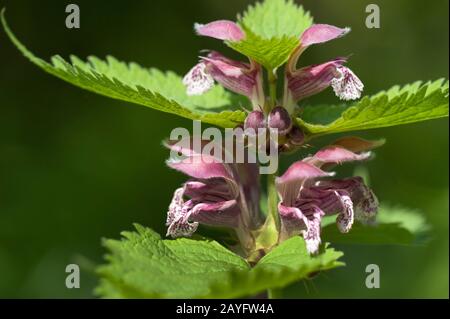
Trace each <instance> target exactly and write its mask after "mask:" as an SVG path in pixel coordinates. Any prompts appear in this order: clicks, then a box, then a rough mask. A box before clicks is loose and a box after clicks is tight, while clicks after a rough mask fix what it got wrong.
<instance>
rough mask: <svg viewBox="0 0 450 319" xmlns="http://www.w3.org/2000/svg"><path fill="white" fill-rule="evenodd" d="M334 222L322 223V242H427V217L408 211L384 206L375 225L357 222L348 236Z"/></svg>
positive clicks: (373, 243)
mask: <svg viewBox="0 0 450 319" xmlns="http://www.w3.org/2000/svg"><path fill="white" fill-rule="evenodd" d="M334 219H335V218H334V217H333V218H327V220H326V221H324V223H322V226H323V229H322V239H323V240H325V241H327V242H331V243H333V244H358V245H361V244H371V245H419V244H424V243H425V242H426V241H427V239H428V230H429V226H428V224H427V223H426V221H425V218H424V217H423V216H422V215H421V214H419V213H417V212H415V211H411V210H409V209H406V208H401V207H390V206H386V205H383V206H381V207H380V210H379V212H378V215H377V219H376V222H375V223H374V224H369V225H363V224H361V223H358V222H356V223H355V224H354V225H353V227H352V229H351V230H350V232H349V233H348V234H342V233H340V232H339V231H338V228H337V227H336V224H335V222H334Z"/></svg>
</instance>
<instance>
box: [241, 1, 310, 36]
mask: <svg viewBox="0 0 450 319" xmlns="http://www.w3.org/2000/svg"><path fill="white" fill-rule="evenodd" d="M239 23H241V24H242V25H245V26H246V27H247V28H249V29H250V30H252V32H253V33H254V34H256V35H258V36H260V37H262V38H264V39H271V38H281V37H284V36H287V37H295V38H297V39H298V38H299V37H300V35H301V34H302V33H303V31H305V30H306V29H307V28H308V27H310V26H311V25H312V24H313V18H312V17H311V15H310V14H309V12H307V11H305V10H304V9H303V7H302V6H300V5H297V4H296V3H295V2H294V1H292V0H265V1H263V2H258V3H256V4H255V5H251V6H249V7H248V9H247V11H246V12H244V14H243V15H242V17H240V18H239Z"/></svg>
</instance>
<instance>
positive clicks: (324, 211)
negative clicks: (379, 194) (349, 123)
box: [276, 137, 382, 253]
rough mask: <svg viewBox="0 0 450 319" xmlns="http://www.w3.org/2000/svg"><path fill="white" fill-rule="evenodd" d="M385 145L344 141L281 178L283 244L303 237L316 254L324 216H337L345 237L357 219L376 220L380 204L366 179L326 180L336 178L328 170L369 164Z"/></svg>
mask: <svg viewBox="0 0 450 319" xmlns="http://www.w3.org/2000/svg"><path fill="white" fill-rule="evenodd" d="M381 144H382V142H379V141H377V142H370V141H365V140H362V139H359V138H356V137H348V138H343V139H340V140H338V141H335V142H334V143H333V144H332V145H329V146H327V147H325V148H323V149H321V150H319V151H318V152H317V153H316V154H315V155H314V156H311V157H307V158H305V159H303V160H301V161H298V162H295V163H294V164H292V165H291V166H290V167H289V168H288V170H287V171H286V172H285V173H284V174H283V175H282V176H281V177H278V178H277V179H276V186H277V189H278V192H279V195H280V197H281V201H280V203H279V205H278V210H279V214H280V220H281V230H280V240H281V241H282V240H285V239H287V238H289V237H291V236H294V235H298V234H302V235H303V237H304V239H305V241H306V245H307V249H308V251H309V252H310V253H316V252H317V251H318V249H319V245H320V243H321V238H320V223H321V219H322V217H323V216H325V215H334V214H337V219H336V222H337V226H338V228H339V230H340V231H341V232H343V233H346V232H348V231H349V230H350V229H351V227H352V224H353V221H354V219H355V217H356V218H357V219H360V220H367V219H371V218H373V217H374V216H375V214H376V212H377V208H378V200H377V198H376V196H375V195H374V194H373V192H372V191H371V190H370V189H369V188H368V187H367V186H366V185H365V184H364V182H363V180H362V178H360V177H351V178H347V179H333V180H323V178H325V177H330V176H333V175H334V173H332V172H327V171H325V170H324V169H327V168H330V167H331V166H333V165H335V164H340V163H344V162H351V161H362V160H367V159H368V158H369V157H370V155H371V153H370V152H369V151H368V150H370V149H372V148H374V147H377V146H380V145H381Z"/></svg>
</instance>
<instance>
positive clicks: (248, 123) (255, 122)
mask: <svg viewBox="0 0 450 319" xmlns="http://www.w3.org/2000/svg"><path fill="white" fill-rule="evenodd" d="M265 127H266V119H265V117H264V113H263V112H261V111H253V112H250V113H249V114H248V115H247V118H246V119H245V122H244V130H245V131H246V134H248V133H249V132H247V130H249V129H253V130H254V134H255V135H257V134H258V129H259V128H261V129H262V128H265Z"/></svg>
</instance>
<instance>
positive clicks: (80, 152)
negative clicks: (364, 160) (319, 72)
mask: <svg viewBox="0 0 450 319" xmlns="http://www.w3.org/2000/svg"><path fill="white" fill-rule="evenodd" d="M297 1H298V2H301V3H302V4H303V5H304V6H305V7H306V8H307V9H308V10H310V11H311V12H312V14H313V15H314V16H315V21H316V22H322V23H329V24H334V25H338V26H351V27H352V29H353V31H352V33H350V35H348V36H347V37H345V38H343V39H340V40H338V41H333V42H330V43H327V44H325V45H321V46H316V47H314V48H311V49H310V50H308V52H307V53H306V54H305V55H304V56H303V57H302V61H301V63H302V64H305V65H306V64H309V63H318V62H323V61H325V60H327V59H329V58H333V57H335V56H339V55H348V54H353V55H352V57H351V60H350V63H349V66H350V67H351V68H352V69H353V70H355V72H356V73H357V74H358V75H359V76H360V77H361V79H363V81H364V83H365V86H366V93H368V94H371V93H375V92H377V91H379V90H381V89H385V88H389V87H390V86H392V85H394V84H405V83H409V82H412V81H415V80H419V79H422V80H428V79H437V78H440V77H446V78H448V57H449V52H448V30H449V29H448V27H449V16H448V5H449V4H448V1H447V0H433V1H418V0H417V1H416V0H415V1H410V0H396V1H388V0H375V1H373V0H368V1H367V0H358V1H355V0H340V1H332V0H301V1H300V0H297ZM69 3H76V4H78V5H79V6H80V9H81V28H80V29H78V30H75V29H73V30H69V29H66V27H65V24H64V21H65V17H66V13H65V7H66V5H67V4H69ZM249 3H250V1H238V0H227V1H218V0H215V1H211V0H195V1H181V0H155V1H143V0H142V1H124V0H115V1H113V0H108V1H106V0H105V1H100V0H98V1H92V0H76V1H71V2H69V1H49V0H46V1H43V0H41V1H34V0H28V1H25V0H0V6H1V7H7V18H8V21H9V24H10V26H11V28H12V29H13V31H14V32H15V34H16V35H17V36H18V38H19V39H21V40H22V41H23V42H24V43H25V44H26V45H27V46H28V47H29V48H30V49H31V50H32V51H33V52H35V53H36V54H37V55H38V56H40V57H43V58H48V57H49V56H50V55H52V54H55V53H59V54H61V55H62V56H64V57H67V56H68V55H69V54H76V55H77V56H80V57H86V56H88V55H91V54H93V55H97V56H100V57H104V56H105V55H107V54H111V55H113V56H115V57H117V58H119V59H121V60H124V61H135V62H138V63H139V64H141V65H144V66H156V67H158V68H160V69H162V70H174V71H176V72H177V73H179V74H184V73H185V72H186V71H187V70H188V69H189V68H190V67H191V66H192V65H193V64H194V63H195V62H196V57H197V55H198V52H199V50H201V49H205V48H215V49H221V50H223V51H224V52H226V53H227V54H231V52H230V50H229V49H227V48H224V47H223V46H222V45H221V43H220V42H219V41H214V40H212V39H206V38H200V37H197V36H195V35H194V34H193V29H192V25H193V23H194V22H208V21H211V20H215V19H219V18H226V19H234V17H235V14H236V13H237V12H241V11H243V10H244V9H245V8H246V6H247V5H248V4H249ZM369 3H376V4H378V5H379V6H380V8H381V28H380V29H367V28H366V27H365V24H364V21H365V18H366V15H367V14H366V13H365V8H366V6H367V5H368V4H369ZM313 102H318V103H319V102H334V103H336V102H337V101H336V98H335V97H334V96H333V94H332V93H331V92H326V93H323V94H321V95H320V96H317V97H315V98H314V99H313V100H312V101H311V103H313ZM178 126H183V127H187V128H190V127H191V126H192V124H191V122H189V121H188V120H185V119H181V118H178V117H174V116H172V115H168V114H164V113H160V112H157V111H153V110H150V109H147V108H145V107H141V106H136V105H131V104H127V103H125V102H120V101H115V100H112V99H108V98H104V97H101V96H98V95H95V94H92V93H89V92H86V91H83V90H81V89H78V88H75V87H73V86H71V85H69V84H66V83H64V82H62V81H60V80H58V79H56V78H54V77H52V76H49V75H47V74H45V73H43V72H42V71H40V70H39V69H38V68H37V67H35V66H34V65H32V64H31V63H29V62H28V61H26V60H25V59H24V58H23V57H22V56H21V55H20V54H19V52H18V51H17V50H16V49H15V48H14V47H13V46H12V44H11V43H10V42H9V40H8V39H7V38H6V35H5V33H4V32H3V30H0V297H3V298H6V297H7V298H30V297H36V298H45V297H57V298H80V297H87V298H89V297H93V295H92V289H93V287H94V286H95V284H96V277H95V276H94V275H93V273H92V269H93V267H94V266H95V264H98V263H100V262H101V261H102V256H103V254H104V253H105V251H104V249H103V248H102V247H101V238H102V237H109V238H118V237H119V232H120V231H122V230H129V229H131V228H132V223H133V222H138V223H141V224H143V225H146V226H149V227H152V228H154V229H155V230H157V231H158V232H160V233H164V230H165V229H164V221H165V214H166V209H167V206H168V203H169V201H170V199H171V196H172V192H173V190H174V189H175V188H176V187H178V186H179V185H180V184H181V183H182V181H183V180H184V177H183V176H182V175H181V174H178V173H176V172H173V171H170V170H169V169H167V168H166V167H165V164H164V161H165V159H166V157H167V156H168V153H167V151H166V150H165V149H163V147H161V141H162V140H163V139H164V138H165V137H167V136H168V135H169V133H170V131H171V129H172V128H174V127H178ZM448 133H449V132H448V121H447V119H441V120H435V121H430V122H425V123H420V124H413V125H408V126H401V127H396V128H386V129H377V130H372V131H368V132H363V133H361V136H363V137H366V138H380V137H384V138H386V139H387V144H386V145H385V146H384V147H383V148H381V149H379V150H378V151H377V152H376V153H377V158H376V160H374V161H372V162H370V163H368V165H367V167H368V169H369V171H370V174H371V183H372V187H373V188H374V189H375V191H376V193H377V194H378V196H379V198H380V200H381V201H383V202H385V203H391V204H398V205H401V206H404V207H409V208H413V209H415V210H417V211H420V212H421V213H422V214H424V216H426V218H427V221H428V223H429V224H430V225H431V226H432V233H431V234H432V241H431V242H430V243H429V244H428V245H427V246H422V247H404V246H358V245H353V246H338V247H337V248H339V249H342V250H344V251H345V256H344V261H345V262H347V267H344V268H340V269H337V270H333V271H331V272H327V273H325V274H321V275H319V276H318V277H317V278H315V279H314V280H310V281H308V282H306V283H298V284H294V285H292V286H291V287H289V288H288V289H287V290H286V293H285V295H286V296H287V297H291V298H317V297H341V298H346V297H351V298H359V297H361V298H376V297H384V298H392V297H402V298H407V297H414V298H429V297H446V298H448V296H449V278H448V272H449V265H448V261H449V260H448V242H449V237H448V215H449V207H448V185H449V183H448V164H449V158H448ZM322 142H326V140H323V141H322ZM286 164H287V163H284V165H286ZM343 170H344V172H345V170H347V173H351V170H352V168H347V167H346V168H343ZM73 262H75V263H78V264H80V265H81V266H82V272H81V288H80V289H72V290H69V289H67V288H66V287H65V276H66V273H65V266H66V265H67V264H68V263H73ZM371 263H375V264H378V265H379V266H380V269H381V288H380V289H372V290H370V289H367V288H366V287H365V285H364V281H365V277H366V273H365V271H364V270H365V267H366V265H367V264H371Z"/></svg>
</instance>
